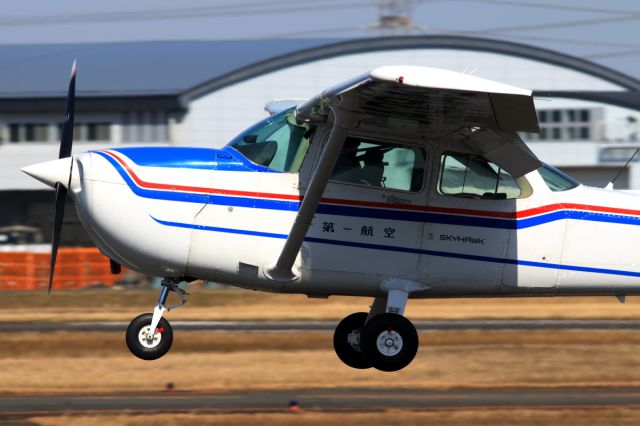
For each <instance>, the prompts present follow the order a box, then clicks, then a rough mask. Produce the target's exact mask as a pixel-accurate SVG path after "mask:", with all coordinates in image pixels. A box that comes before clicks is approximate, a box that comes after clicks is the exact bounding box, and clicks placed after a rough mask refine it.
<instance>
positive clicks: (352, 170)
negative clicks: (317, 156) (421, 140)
mask: <svg viewBox="0 0 640 426" xmlns="http://www.w3.org/2000/svg"><path fill="white" fill-rule="evenodd" d="M425 162H426V152H425V150H424V149H422V148H420V147H417V146H410V145H400V144H395V143H390V142H378V141H373V140H368V139H367V140H365V139H360V138H355V137H350V138H347V140H346V141H345V143H344V146H343V147H342V152H341V153H340V156H339V157H338V160H337V162H336V166H335V167H334V169H333V174H332V176H331V179H332V180H334V181H339V182H344V183H353V184H358V185H364V186H372V187H378V188H388V189H397V190H401V191H411V192H419V191H420V190H421V189H422V182H423V180H424V170H425Z"/></svg>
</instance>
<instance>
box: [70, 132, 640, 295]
mask: <svg viewBox="0 0 640 426" xmlns="http://www.w3.org/2000/svg"><path fill="white" fill-rule="evenodd" d="M320 135H321V132H319V133H318V134H317V135H316V139H319V140H322V138H321V137H320ZM378 139H380V136H378ZM382 139H383V140H386V139H388V138H385V137H382ZM395 140H396V141H397V140H398V138H395ZM400 140H401V142H402V143H403V144H406V145H407V146H410V145H411V140H410V139H403V138H400ZM320 145H321V144H320V143H314V144H311V148H310V150H309V152H308V153H307V155H306V158H305V163H304V164H303V165H302V167H301V169H300V171H299V173H279V172H274V171H273V170H270V169H268V168H266V167H263V166H259V165H256V164H253V163H252V162H250V161H249V160H247V159H246V158H244V157H243V156H242V155H241V154H240V153H239V152H237V151H236V150H235V149H233V148H230V147H226V148H224V149H220V150H216V149H205V148H172V147H166V148H159V147H148V148H117V149H109V150H102V151H93V152H90V153H83V154H79V155H76V156H75V157H74V158H75V159H74V161H75V166H74V168H75V169H76V170H77V174H75V175H74V178H73V179H72V185H71V194H72V196H73V198H74V200H75V205H76V207H77V209H78V213H79V216H80V218H81V220H82V222H83V224H84V226H85V228H86V229H87V230H88V231H89V233H90V234H91V236H92V237H93V238H94V240H95V241H96V243H97V244H98V246H99V247H100V249H101V250H102V251H103V252H104V253H105V254H106V255H108V256H109V257H111V258H112V259H114V260H115V261H117V262H118V263H121V264H122V265H125V266H126V267H128V268H130V269H133V270H135V271H139V272H142V273H145V274H150V275H156V276H163V277H194V278H201V279H204V280H208V281H215V282H223V283H228V284H231V285H234V286H239V287H244V288H249V289H257V290H264V291H275V292H290V293H303V294H308V295H310V296H329V295H340V294H343V295H363V296H365V295H366V296H379V295H380V294H381V290H380V283H381V282H383V281H384V280H385V279H387V278H402V279H407V280H411V281H414V282H417V283H421V284H424V285H425V289H424V290H423V291H417V292H415V293H413V294H412V295H411V297H461V296H462V297H464V296H504V295H528V294H540V295H562V294H616V295H623V294H637V293H640V264H638V262H636V261H635V256H633V252H634V249H635V248H636V247H638V246H640V232H638V231H637V230H638V228H637V226H638V225H640V197H638V196H636V195H632V194H629V193H623V192H620V191H612V190H604V189H597V188H591V187H586V186H583V185H580V186H577V187H575V188H572V189H569V190H563V191H557V192H554V191H552V189H551V188H550V187H549V185H547V184H546V183H545V181H544V179H543V178H542V176H541V175H540V172H539V171H533V172H530V173H529V174H527V175H525V176H524V177H523V179H524V186H528V188H527V189H526V191H528V192H529V194H527V195H526V196H525V197H521V198H515V199H482V198H466V197H456V196H449V195H446V194H442V193H441V191H439V190H438V182H439V180H441V179H442V176H441V174H442V171H441V170H439V168H440V167H441V166H442V164H441V162H442V160H441V158H443V155H446V153H447V152H451V151H460V152H463V151H464V148H463V147H460V149H459V150H456V149H455V146H454V147H452V145H451V143H450V142H449V143H447V145H446V146H442V147H440V146H439V145H438V144H437V143H434V144H430V145H427V152H426V158H427V167H426V171H425V173H424V184H423V185H421V189H420V190H416V191H413V192H409V191H399V190H395V189H389V188H384V187H370V186H363V185H357V184H349V183H344V182H339V181H335V180H332V181H330V182H329V185H328V186H327V188H326V190H325V193H324V195H323V197H322V200H321V203H320V206H319V208H318V212H317V213H316V215H315V218H314V220H313V222H312V225H311V227H310V229H309V232H308V234H307V236H306V238H305V242H304V244H303V247H302V250H301V252H300V254H299V255H298V258H297V260H296V263H295V266H294V269H295V271H296V272H297V274H298V275H299V278H298V279H295V280H291V281H288V282H283V281H278V280H273V279H270V278H269V277H268V276H267V275H266V274H265V268H266V266H267V265H269V264H271V263H273V262H274V256H275V255H276V254H277V253H279V252H280V251H281V249H282V246H283V244H284V241H285V240H286V238H287V236H288V232H289V230H290V229H291V225H292V223H293V221H294V219H295V215H296V213H297V211H298V208H299V205H300V201H301V197H302V195H303V194H304V188H305V185H306V183H307V181H308V175H309V172H310V170H311V169H312V167H313V163H314V161H315V160H316V158H315V157H316V156H317V151H318V150H319V149H320ZM422 146H424V142H422ZM521 179H522V178H521ZM521 186H523V185H521ZM123 206H126V208H125V207H123Z"/></svg>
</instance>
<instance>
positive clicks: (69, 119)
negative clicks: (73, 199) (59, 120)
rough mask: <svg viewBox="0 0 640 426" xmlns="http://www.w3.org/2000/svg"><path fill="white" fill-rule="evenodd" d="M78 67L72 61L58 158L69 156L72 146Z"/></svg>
mask: <svg viewBox="0 0 640 426" xmlns="http://www.w3.org/2000/svg"><path fill="white" fill-rule="evenodd" d="M77 70H78V65H77V63H76V61H73V66H72V67H71V80H70V81H69V93H68V94H67V106H66V107H65V110H64V123H63V125H62V138H61V140H60V153H59V154H58V158H66V157H69V156H70V155H71V146H72V145H73V120H74V115H75V103H76V71H77Z"/></svg>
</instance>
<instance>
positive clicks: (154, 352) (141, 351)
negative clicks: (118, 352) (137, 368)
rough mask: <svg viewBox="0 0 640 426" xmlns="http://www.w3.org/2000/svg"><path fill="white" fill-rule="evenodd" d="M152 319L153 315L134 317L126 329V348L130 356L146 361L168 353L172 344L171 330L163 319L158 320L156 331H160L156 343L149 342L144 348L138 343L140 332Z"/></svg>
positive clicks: (167, 322)
mask: <svg viewBox="0 0 640 426" xmlns="http://www.w3.org/2000/svg"><path fill="white" fill-rule="evenodd" d="M152 318H153V314H142V315H140V316H138V317H135V318H134V319H133V321H131V323H130V324H129V327H127V337H126V341H127V347H128V348H129V350H130V351H131V353H132V354H134V355H135V356H137V357H138V358H140V359H144V360H147V361H151V360H154V359H158V358H160V357H161V356H163V355H164V354H166V353H167V352H169V349H171V343H173V330H172V329H171V325H170V324H169V321H167V320H166V319H164V318H160V322H159V323H158V329H161V330H162V331H161V332H160V333H159V334H160V338H159V341H158V342H150V343H149V344H148V345H147V346H145V345H144V344H143V343H142V342H141V341H140V332H141V331H142V329H143V328H144V327H149V326H150V325H151V319H152Z"/></svg>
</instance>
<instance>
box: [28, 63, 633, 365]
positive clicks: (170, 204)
mask: <svg viewBox="0 0 640 426" xmlns="http://www.w3.org/2000/svg"><path fill="white" fill-rule="evenodd" d="M74 87H75V66H74V68H73V71H72V78H71V82H70V86H69V96H68V101H67V113H66V116H65V125H64V131H63V137H62V142H61V149H60V159H58V160H55V161H50V162H46V163H40V164H35V165H32V166H28V167H25V168H24V169H22V170H23V171H24V172H25V173H27V174H29V175H31V176H33V177H34V178H36V179H38V180H40V181H42V182H44V183H45V184H47V185H49V186H52V187H54V188H55V189H56V214H55V225H54V236H53V244H52V259H51V270H50V282H49V290H51V283H52V279H53V273H54V266H55V259H56V252H57V247H58V242H59V236H60V229H61V226H62V216H63V209H64V200H65V197H66V194H67V193H68V194H69V195H70V196H71V198H72V199H73V201H74V203H75V206H76V209H77V211H78V215H79V217H80V220H81V221H82V223H83V225H84V227H85V229H86V230H87V232H88V233H89V234H90V236H91V238H92V239H93V241H94V242H95V244H96V245H97V246H98V247H99V248H100V250H101V251H102V252H103V253H104V254H105V255H106V256H108V257H109V258H110V259H111V265H112V269H113V270H114V271H116V272H117V271H118V269H119V267H120V265H124V266H126V267H127V268H130V269H132V270H134V271H138V272H141V273H143V274H147V275H155V276H160V277H164V280H163V283H162V286H163V287H162V290H161V293H160V298H159V300H158V303H157V305H156V306H155V308H154V310H153V313H147V314H143V315H140V316H139V317H137V318H135V319H134V320H133V321H132V322H131V324H130V325H129V327H128V329H127V334H126V342H127V345H128V347H129V349H130V350H131V352H132V353H133V354H134V355H136V356H137V357H139V358H142V359H147V360H151V359H156V358H159V357H161V356H163V355H164V354H165V353H166V352H167V351H168V350H169V348H170V346H171V343H172V339H173V333H172V329H171V326H170V325H169V322H168V321H167V320H166V319H165V318H164V317H163V315H164V313H165V312H166V311H168V310H170V309H171V308H173V307H172V306H167V305H166V301H167V295H168V294H169V292H175V293H177V294H178V296H179V297H180V298H181V300H182V302H183V303H184V296H185V292H184V290H183V289H181V288H180V287H179V286H178V285H179V283H181V282H184V281H187V282H188V281H192V280H195V279H202V280H205V281H215V282H220V283H226V284H229V285H232V286H237V287H242V288H247V289H253V290H261V291H270V292H279V293H297V294H306V295H308V296H309V297H328V296H330V295H345V296H368V297H372V298H374V299H373V304H372V306H371V309H370V311H369V312H368V313H367V312H358V313H354V314H352V315H349V316H347V317H346V318H344V319H343V320H342V321H341V322H340V323H339V325H338V326H337V328H336V330H335V335H334V347H335V350H336V353H337V355H338V357H339V358H340V359H341V360H342V361H343V362H344V363H345V364H347V365H348V366H350V367H353V368H369V367H374V368H376V369H379V370H383V371H395V370H399V369H401V368H404V367H405V366H407V365H408V364H409V363H410V362H411V361H412V360H413V358H414V356H415V354H416V352H417V349H418V335H417V333H416V330H415V328H414V326H413V325H412V323H411V322H410V321H409V320H408V319H406V318H405V317H404V316H403V313H404V310H405V306H406V304H407V300H408V299H410V298H437V297H499V296H555V295H614V296H618V297H619V298H623V297H624V295H627V294H638V293H640V265H639V263H638V261H637V260H636V259H635V257H634V256H632V255H631V254H632V253H635V248H637V247H638V246H640V233H639V232H635V228H633V226H634V225H640V197H638V196H636V195H632V194H629V193H623V192H619V191H614V190H611V189H597V188H591V187H587V186H584V185H581V184H579V183H578V182H576V181H575V180H573V179H572V178H570V177H568V176H566V175H565V174H563V173H561V172H560V171H558V170H556V169H554V168H553V167H550V166H548V165H545V164H543V163H541V162H540V160H538V158H536V156H535V155H534V154H533V153H532V152H531V151H530V150H529V149H528V148H527V146H526V145H525V144H524V143H523V142H522V140H521V139H520V138H519V137H518V134H517V133H516V132H518V131H524V132H537V131H538V130H539V129H538V121H537V116H536V112H535V108H534V104H533V98H532V95H531V91H529V90H524V89H520V88H517V87H512V86H508V85H505V84H501V83H497V82H493V81H489V80H485V79H482V78H478V77H474V76H470V75H465V74H459V73H455V72H451V71H445V70H440V69H433V68H424V67H414V66H386V67H381V68H377V69H374V70H373V71H371V72H369V73H367V74H364V75H361V76H358V77H356V78H354V79H352V80H350V81H347V82H345V83H342V84H339V85H337V86H335V87H331V88H329V89H327V90H325V91H323V92H322V93H321V94H319V95H318V96H316V97H314V98H312V99H310V100H307V101H304V102H299V101H297V102H288V101H279V102H272V103H270V104H268V106H267V109H268V111H269V112H270V113H272V115H271V116H269V117H267V118H265V119H264V120H262V121H260V122H259V123H257V124H255V125H254V126H253V127H250V128H249V129H248V130H246V131H244V132H243V133H241V134H240V135H239V136H237V137H236V138H235V139H233V140H232V141H231V142H230V143H229V144H228V145H227V146H226V147H224V148H222V149H209V148H187V147H117V148H108V149H103V150H95V151H90V152H85V153H81V154H74V155H73V156H71V155H70V154H71V144H72V131H71V129H72V128H73V109H74V107H73V105H74V97H75V89H74Z"/></svg>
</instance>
